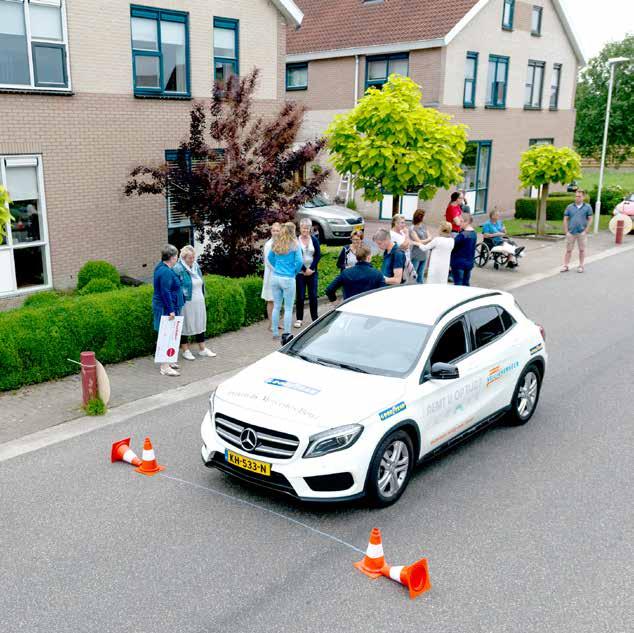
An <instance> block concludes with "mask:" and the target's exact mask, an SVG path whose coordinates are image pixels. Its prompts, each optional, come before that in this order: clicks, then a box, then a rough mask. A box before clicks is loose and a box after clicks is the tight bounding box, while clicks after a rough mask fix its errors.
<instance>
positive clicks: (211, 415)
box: [209, 389, 216, 422]
mask: <svg viewBox="0 0 634 633" xmlns="http://www.w3.org/2000/svg"><path fill="white" fill-rule="evenodd" d="M215 399H216V390H215V389H214V390H213V391H212V392H211V393H210V394H209V418H210V419H211V421H212V422H213V419H214V400H215Z"/></svg>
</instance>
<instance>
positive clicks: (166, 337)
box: [154, 316, 184, 363]
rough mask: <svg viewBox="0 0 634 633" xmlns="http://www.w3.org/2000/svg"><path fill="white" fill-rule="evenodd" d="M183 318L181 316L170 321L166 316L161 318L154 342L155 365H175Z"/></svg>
mask: <svg viewBox="0 0 634 633" xmlns="http://www.w3.org/2000/svg"><path fill="white" fill-rule="evenodd" d="M183 318H184V317H182V316H177V317H174V318H173V319H172V320H170V318H169V317H168V316H162V317H161V325H160V328H159V332H158V340H157V341H156V353H155V354H154V362H155V363H175V362H177V361H178V349H179V346H180V342H181V332H182V331H183Z"/></svg>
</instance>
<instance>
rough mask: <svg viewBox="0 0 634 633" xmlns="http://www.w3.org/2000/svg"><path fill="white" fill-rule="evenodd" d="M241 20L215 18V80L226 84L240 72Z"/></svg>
mask: <svg viewBox="0 0 634 633" xmlns="http://www.w3.org/2000/svg"><path fill="white" fill-rule="evenodd" d="M238 27H239V22H238V20H232V19H230V18H214V81H218V82H220V83H221V84H224V83H225V82H226V81H227V80H228V79H229V77H231V76H232V75H236V76H238V75H239V74H240V51H239V28H238Z"/></svg>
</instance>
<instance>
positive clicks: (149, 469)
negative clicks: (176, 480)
mask: <svg viewBox="0 0 634 633" xmlns="http://www.w3.org/2000/svg"><path fill="white" fill-rule="evenodd" d="M134 470H136V471H137V473H141V474H142V475H148V476H149V477H151V476H152V475H156V473H158V472H159V471H161V470H165V467H164V466H159V465H158V462H157V461H156V456H155V455H154V449H153V448H152V442H150V438H149V437H146V438H145V442H144V443H143V463H142V464H141V465H140V466H139V468H135V469H134Z"/></svg>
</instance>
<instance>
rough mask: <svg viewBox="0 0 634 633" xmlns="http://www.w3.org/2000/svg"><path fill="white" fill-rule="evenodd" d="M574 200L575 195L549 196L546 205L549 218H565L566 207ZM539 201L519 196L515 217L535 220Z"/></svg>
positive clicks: (516, 202)
mask: <svg viewBox="0 0 634 633" xmlns="http://www.w3.org/2000/svg"><path fill="white" fill-rule="evenodd" d="M574 201H575V198H574V196H555V197H550V196H549V198H548V204H547V206H546V217H547V219H548V220H563V219H564V211H565V210H566V207H567V206H568V205H569V204H572V203H573V202H574ZM538 202H539V200H538V199H537V198H518V199H517V200H516V201H515V218H516V219H518V220H535V219H536V218H537V204H538Z"/></svg>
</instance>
